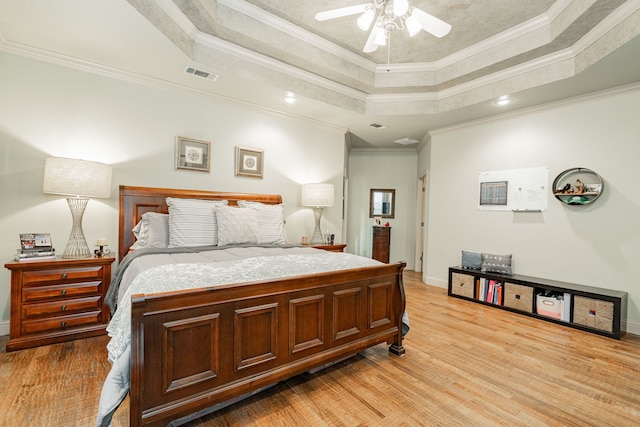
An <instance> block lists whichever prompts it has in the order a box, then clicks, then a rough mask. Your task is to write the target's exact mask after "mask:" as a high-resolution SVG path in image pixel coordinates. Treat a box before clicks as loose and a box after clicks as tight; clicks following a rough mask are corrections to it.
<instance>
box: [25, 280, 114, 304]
mask: <svg viewBox="0 0 640 427" xmlns="http://www.w3.org/2000/svg"><path fill="white" fill-rule="evenodd" d="M101 286H102V282H86V283H70V284H68V285H51V286H38V287H25V288H22V302H34V301H40V300H44V299H47V300H51V299H60V298H73V297H80V296H85V295H96V294H100V293H101V289H100V287H101Z"/></svg>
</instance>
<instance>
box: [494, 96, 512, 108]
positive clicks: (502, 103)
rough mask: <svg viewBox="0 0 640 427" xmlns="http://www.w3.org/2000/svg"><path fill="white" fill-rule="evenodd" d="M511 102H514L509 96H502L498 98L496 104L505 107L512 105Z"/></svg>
mask: <svg viewBox="0 0 640 427" xmlns="http://www.w3.org/2000/svg"><path fill="white" fill-rule="evenodd" d="M511 101H513V100H512V99H511V98H510V97H509V95H502V96H501V97H500V98H498V100H497V101H496V104H497V105H499V106H501V107H503V106H505V105H508V104H510V103H511Z"/></svg>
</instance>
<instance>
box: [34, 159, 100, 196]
mask: <svg viewBox="0 0 640 427" xmlns="http://www.w3.org/2000/svg"><path fill="white" fill-rule="evenodd" d="M42 191H43V192H45V193H50V194H62V195H65V196H76V197H88V198H99V199H107V198H109V197H110V196H111V166H110V165H105V164H104V163H97V162H90V161H87V160H80V159H69V158H64V157H49V158H48V159H46V160H45V164H44V182H43V184H42Z"/></svg>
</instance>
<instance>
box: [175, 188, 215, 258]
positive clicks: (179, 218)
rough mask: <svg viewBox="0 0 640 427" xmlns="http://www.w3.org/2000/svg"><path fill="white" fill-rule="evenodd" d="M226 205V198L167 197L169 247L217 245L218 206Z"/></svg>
mask: <svg viewBox="0 0 640 427" xmlns="http://www.w3.org/2000/svg"><path fill="white" fill-rule="evenodd" d="M226 205H227V201H226V200H215V201H214V200H198V199H180V198H172V197H167V206H169V247H170V248H176V247H181V246H208V245H217V244H218V224H217V221H216V208H218V207H222V206H226Z"/></svg>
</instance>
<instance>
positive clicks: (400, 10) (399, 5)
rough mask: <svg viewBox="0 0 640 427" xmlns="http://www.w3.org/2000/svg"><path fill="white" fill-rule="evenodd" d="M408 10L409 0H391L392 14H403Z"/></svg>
mask: <svg viewBox="0 0 640 427" xmlns="http://www.w3.org/2000/svg"><path fill="white" fill-rule="evenodd" d="M408 10H409V0H393V14H394V15H396V16H404V15H406V13H407V11H408Z"/></svg>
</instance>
